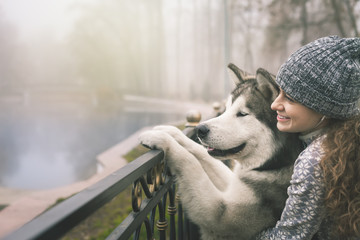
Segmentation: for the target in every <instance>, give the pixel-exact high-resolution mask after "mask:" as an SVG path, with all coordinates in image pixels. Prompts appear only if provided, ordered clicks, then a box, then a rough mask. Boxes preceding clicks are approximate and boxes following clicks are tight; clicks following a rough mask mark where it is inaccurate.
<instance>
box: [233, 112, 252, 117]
mask: <svg viewBox="0 0 360 240" xmlns="http://www.w3.org/2000/svg"><path fill="white" fill-rule="evenodd" d="M246 115H249V114H247V113H244V112H238V113H237V114H236V116H237V117H245V116H246Z"/></svg>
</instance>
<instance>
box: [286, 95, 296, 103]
mask: <svg viewBox="0 0 360 240" xmlns="http://www.w3.org/2000/svg"><path fill="white" fill-rule="evenodd" d="M285 98H286V99H287V100H289V101H290V102H295V100H294V99H292V98H291V97H289V96H288V95H285Z"/></svg>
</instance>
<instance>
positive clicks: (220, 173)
mask: <svg viewBox="0 0 360 240" xmlns="http://www.w3.org/2000/svg"><path fill="white" fill-rule="evenodd" d="M154 129H155V130H160V131H163V132H166V133H168V134H169V135H171V136H172V137H173V138H174V139H175V140H176V141H177V142H178V143H179V144H180V145H181V146H182V147H184V148H185V149H186V150H187V151H189V152H190V153H191V154H192V155H193V156H194V157H195V158H196V159H197V160H198V161H199V162H200V164H201V166H202V167H203V168H204V170H205V172H206V173H207V175H208V176H209V178H210V180H211V181H212V182H213V183H214V184H215V186H216V187H217V188H218V189H219V190H221V191H223V190H225V189H226V188H227V185H228V183H229V182H230V180H231V176H232V175H233V172H232V171H231V170H230V169H229V168H228V167H227V166H226V165H225V164H223V163H222V162H221V161H220V160H217V159H215V158H213V157H211V156H210V155H209V154H208V152H207V150H206V149H205V148H204V147H203V146H202V145H200V144H198V143H196V142H194V141H193V140H191V139H190V138H188V137H187V136H185V134H184V133H183V132H182V131H180V129H178V128H176V127H174V126H157V127H155V128H154Z"/></svg>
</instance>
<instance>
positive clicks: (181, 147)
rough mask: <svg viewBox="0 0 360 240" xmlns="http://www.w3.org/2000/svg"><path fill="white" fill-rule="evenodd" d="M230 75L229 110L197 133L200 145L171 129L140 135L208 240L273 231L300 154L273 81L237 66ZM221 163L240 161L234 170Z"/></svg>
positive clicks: (160, 128)
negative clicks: (279, 112)
mask: <svg viewBox="0 0 360 240" xmlns="http://www.w3.org/2000/svg"><path fill="white" fill-rule="evenodd" d="M229 70H230V73H231V74H232V75H233V77H234V79H235V81H236V87H235V89H234V90H233V92H232V93H231V95H230V97H229V98H228V101H227V104H226V110H225V112H224V113H223V114H222V115H220V116H218V117H216V118H213V119H210V120H208V121H205V122H203V123H201V124H200V125H198V126H197V127H196V130H197V136H198V138H199V140H200V142H201V143H202V145H200V144H197V143H195V142H194V141H192V140H191V139H189V138H187V137H186V136H185V135H184V134H183V133H182V132H181V131H180V130H178V129H177V128H175V127H171V126H158V127H155V128H154V129H153V130H150V131H147V132H144V133H143V134H142V135H141V136H140V141H141V143H142V144H143V145H145V146H148V147H150V148H153V149H161V150H163V151H164V152H165V156H166V159H167V162H168V166H169V167H170V170H171V172H172V174H175V175H176V179H177V183H178V185H179V189H178V191H179V193H180V197H181V202H182V204H183V207H184V209H185V211H186V213H187V216H188V217H189V218H190V219H191V220H192V221H193V222H194V223H195V224H197V225H198V226H199V228H200V233H201V236H202V239H203V240H211V239H216V240H220V239H236V240H239V239H244V240H249V239H253V238H254V237H255V236H256V234H257V233H259V232H260V231H262V230H264V229H266V228H268V227H271V226H274V225H275V223H276V221H277V220H278V219H279V218H280V215H281V212H282V210H283V208H284V204H285V200H286V199H287V187H288V186H289V182H290V178H291V174H292V169H293V163H294V160H295V159H296V157H297V156H298V155H299V153H300V151H301V149H302V146H301V143H300V141H299V139H298V137H297V136H296V135H295V134H287V133H282V132H279V131H278V130H277V128H276V121H277V120H276V113H275V112H274V111H272V110H271V109H270V105H271V103H272V102H273V100H274V99H275V98H276V96H277V95H278V93H279V88H278V87H277V85H276V83H275V81H274V76H273V75H271V74H270V73H268V72H267V71H266V70H264V69H258V70H257V72H256V76H249V75H248V74H247V73H245V72H243V71H241V70H240V69H238V68H237V67H236V66H235V65H233V64H229ZM204 146H205V147H204ZM219 159H220V160H228V159H232V160H236V162H237V163H236V164H235V166H234V168H233V169H232V170H231V169H230V168H228V167H227V166H226V165H225V164H223V163H222V162H221V161H219Z"/></svg>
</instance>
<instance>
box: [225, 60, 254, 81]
mask: <svg viewBox="0 0 360 240" xmlns="http://www.w3.org/2000/svg"><path fill="white" fill-rule="evenodd" d="M228 72H229V75H230V78H231V79H232V80H233V82H234V83H235V84H236V85H239V84H241V83H244V81H246V80H247V79H249V78H254V75H251V74H250V73H247V72H245V71H243V70H241V69H240V68H238V67H237V66H236V65H235V64H233V63H229V65H228Z"/></svg>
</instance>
